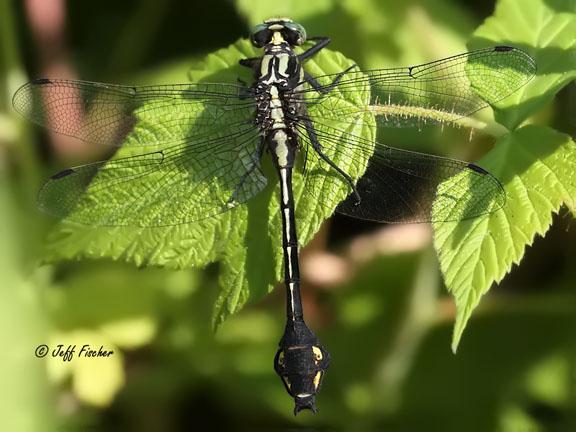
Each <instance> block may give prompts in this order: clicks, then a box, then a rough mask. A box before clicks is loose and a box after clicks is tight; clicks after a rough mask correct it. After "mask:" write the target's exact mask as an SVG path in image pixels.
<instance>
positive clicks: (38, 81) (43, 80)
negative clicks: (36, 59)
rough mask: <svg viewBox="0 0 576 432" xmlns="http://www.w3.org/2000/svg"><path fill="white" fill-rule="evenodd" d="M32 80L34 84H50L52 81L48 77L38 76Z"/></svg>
mask: <svg viewBox="0 0 576 432" xmlns="http://www.w3.org/2000/svg"><path fill="white" fill-rule="evenodd" d="M30 82H31V83H32V84H50V83H51V82H52V81H50V80H49V79H48V78H38V79H35V80H32V81H30Z"/></svg>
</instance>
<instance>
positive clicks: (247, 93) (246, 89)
mask: <svg viewBox="0 0 576 432" xmlns="http://www.w3.org/2000/svg"><path fill="white" fill-rule="evenodd" d="M237 81H238V83H239V84H240V85H241V88H240V89H239V90H238V99H240V100H245V99H248V98H250V97H252V96H254V93H253V92H252V89H251V88H250V86H249V85H248V84H247V83H246V81H244V80H241V79H240V78H238V79H237Z"/></svg>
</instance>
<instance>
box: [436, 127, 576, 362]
mask: <svg viewBox="0 0 576 432" xmlns="http://www.w3.org/2000/svg"><path fill="white" fill-rule="evenodd" d="M480 165H482V166H483V167H484V168H486V169H487V170H489V171H490V172H491V173H493V174H494V175H495V176H496V177H497V178H499V179H500V181H501V182H502V183H503V185H504V188H505V190H506V194H507V203H506V206H505V207H504V208H503V209H501V210H499V211H496V212H494V213H492V214H490V215H487V216H485V217H482V218H477V219H473V220H467V221H462V222H459V223H437V224H435V225H434V230H435V238H434V245H435V247H436V250H437V251H438V255H439V259H440V266H441V269H442V272H443V274H444V279H445V282H446V285H447V287H448V289H449V291H450V292H451V293H452V294H453V295H454V297H455V299H456V306H457V309H458V312H457V317H456V324H455V328H454V335H453V341H452V349H453V350H454V351H455V350H456V348H457V346H458V343H459V341H460V337H461V336H462V332H463V331H464V328H465V326H466V323H467V321H468V319H469V318H470V316H471V314H472V311H473V310H474V308H475V307H476V306H477V305H478V303H479V301H480V298H481V297H482V295H484V294H485V293H486V292H487V291H488V289H489V288H490V286H491V285H492V283H493V282H497V283H498V282H500V281H501V280H502V278H503V277H504V276H505V275H506V273H508V272H510V270H511V269H512V266H513V265H514V264H518V263H519V262H520V260H521V259H522V257H523V255H524V251H525V249H526V246H529V245H531V244H532V242H533V241H534V238H535V237H536V235H541V236H542V235H544V234H545V233H546V231H547V230H548V228H549V227H550V224H551V223H552V213H556V212H558V211H559V210H560V207H561V206H562V205H563V204H565V205H567V206H569V207H570V208H571V209H574V203H575V200H576V180H575V179H574V172H576V144H575V143H574V141H572V139H571V138H570V137H569V136H568V135H564V134H561V133H559V132H556V131H554V130H552V129H550V128H547V127H543V126H526V127H523V128H521V129H519V130H517V131H515V132H513V133H510V134H508V135H505V136H504V137H502V138H501V139H500V141H499V142H498V144H497V146H496V148H495V149H494V150H493V151H491V152H490V153H489V154H488V155H487V156H486V157H485V158H483V159H482V160H481V161H480Z"/></svg>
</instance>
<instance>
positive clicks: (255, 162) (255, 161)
mask: <svg viewBox="0 0 576 432" xmlns="http://www.w3.org/2000/svg"><path fill="white" fill-rule="evenodd" d="M263 153H264V137H261V138H260V143H259V144H258V147H257V149H256V153H255V155H254V157H253V158H252V159H251V160H250V167H249V168H248V170H247V171H246V172H245V173H244V174H243V175H242V177H241V178H240V181H239V182H238V184H237V185H236V186H235V187H234V192H232V195H231V196H230V198H228V201H226V206H227V207H234V206H236V204H237V198H238V194H239V193H240V190H241V189H242V186H243V185H244V182H245V181H246V179H247V178H248V177H249V176H250V174H252V173H253V172H254V170H255V169H256V168H258V167H259V166H260V159H261V158H262V154H263Z"/></svg>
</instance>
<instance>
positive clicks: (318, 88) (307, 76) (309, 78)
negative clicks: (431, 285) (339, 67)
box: [304, 64, 356, 94]
mask: <svg viewBox="0 0 576 432" xmlns="http://www.w3.org/2000/svg"><path fill="white" fill-rule="evenodd" d="M355 67H356V65H355V64H353V65H352V66H350V67H349V68H348V69H345V70H343V71H342V72H340V73H339V74H338V75H336V78H334V80H333V81H332V82H331V83H330V84H329V85H327V86H323V85H322V84H320V83H319V82H318V80H316V78H314V77H313V76H312V75H310V74H309V73H308V72H306V71H305V72H304V81H306V82H307V83H308V84H310V86H311V87H312V88H313V89H314V90H316V91H317V92H318V93H321V94H326V93H330V92H331V91H332V90H333V89H334V87H336V86H337V85H338V83H339V82H340V80H341V79H342V77H343V76H344V75H346V74H347V73H348V72H349V71H350V70H352V69H354V68H355Z"/></svg>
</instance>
